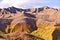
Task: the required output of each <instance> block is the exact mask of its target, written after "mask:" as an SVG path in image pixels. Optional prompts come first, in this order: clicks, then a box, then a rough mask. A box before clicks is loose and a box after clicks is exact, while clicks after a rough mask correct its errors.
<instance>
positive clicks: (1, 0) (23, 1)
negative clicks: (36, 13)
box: [0, 0, 60, 9]
mask: <svg viewBox="0 0 60 40" xmlns="http://www.w3.org/2000/svg"><path fill="white" fill-rule="evenodd" d="M11 6H15V7H18V8H34V7H42V6H49V7H53V8H59V9H60V0H0V8H7V7H11Z"/></svg>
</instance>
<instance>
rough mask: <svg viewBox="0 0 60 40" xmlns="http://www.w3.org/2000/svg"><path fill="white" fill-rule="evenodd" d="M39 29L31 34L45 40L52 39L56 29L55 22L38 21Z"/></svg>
mask: <svg viewBox="0 0 60 40" xmlns="http://www.w3.org/2000/svg"><path fill="white" fill-rule="evenodd" d="M36 25H37V27H38V29H37V30H35V31H33V32H32V33H31V34H32V35H34V36H37V37H40V38H43V39H45V40H52V33H53V31H54V30H55V27H54V25H53V24H51V23H48V22H43V23H39V22H38V23H36Z"/></svg>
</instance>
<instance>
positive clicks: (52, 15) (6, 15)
mask: <svg viewBox="0 0 60 40" xmlns="http://www.w3.org/2000/svg"><path fill="white" fill-rule="evenodd" d="M40 21H41V23H42V21H47V22H50V23H51V24H52V23H53V25H54V26H60V9H56V8H50V7H48V6H44V7H40V8H30V9H22V8H16V7H13V6H12V7H8V8H3V9H1V8H0V30H1V31H2V32H5V33H6V34H8V33H12V32H26V33H31V32H33V31H34V30H37V28H38V27H37V26H36V24H37V23H39V22H40ZM56 28H57V29H59V28H60V27H56ZM27 40H28V39H27Z"/></svg>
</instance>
